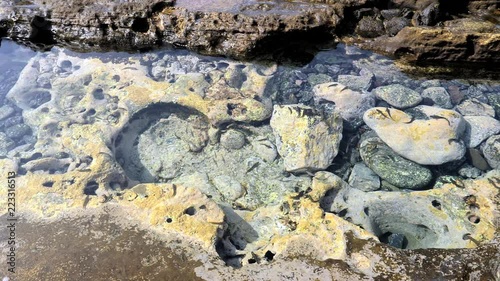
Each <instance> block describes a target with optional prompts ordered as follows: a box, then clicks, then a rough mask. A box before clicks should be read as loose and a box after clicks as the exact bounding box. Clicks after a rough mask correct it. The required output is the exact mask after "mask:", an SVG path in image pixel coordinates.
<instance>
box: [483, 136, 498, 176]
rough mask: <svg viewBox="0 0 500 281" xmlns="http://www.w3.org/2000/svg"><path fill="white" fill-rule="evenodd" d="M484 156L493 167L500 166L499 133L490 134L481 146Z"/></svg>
mask: <svg viewBox="0 0 500 281" xmlns="http://www.w3.org/2000/svg"><path fill="white" fill-rule="evenodd" d="M483 154H484V158H486V161H487V162H488V164H489V165H490V166H491V167H492V168H494V169H499V168H500V135H495V136H491V137H490V138H489V139H488V140H487V141H486V144H485V146H484V147H483Z"/></svg>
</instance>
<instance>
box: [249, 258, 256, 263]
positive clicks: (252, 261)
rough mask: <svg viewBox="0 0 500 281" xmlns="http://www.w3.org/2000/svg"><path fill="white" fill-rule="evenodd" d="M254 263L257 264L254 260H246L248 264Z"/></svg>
mask: <svg viewBox="0 0 500 281" xmlns="http://www.w3.org/2000/svg"><path fill="white" fill-rule="evenodd" d="M256 262H257V261H256V260H255V259H249V260H248V263H249V264H252V263H256Z"/></svg>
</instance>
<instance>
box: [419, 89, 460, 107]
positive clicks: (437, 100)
mask: <svg viewBox="0 0 500 281" xmlns="http://www.w3.org/2000/svg"><path fill="white" fill-rule="evenodd" d="M422 97H423V98H428V99H430V100H432V101H433V102H434V104H435V105H437V106H439V107H441V108H446V109H450V108H452V107H453V104H451V98H450V94H448V92H447V91H446V89H445V88H443V87H429V88H427V89H425V90H424V91H423V92H422Z"/></svg>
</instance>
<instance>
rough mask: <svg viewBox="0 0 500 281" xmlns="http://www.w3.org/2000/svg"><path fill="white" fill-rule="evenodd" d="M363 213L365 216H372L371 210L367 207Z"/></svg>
mask: <svg viewBox="0 0 500 281" xmlns="http://www.w3.org/2000/svg"><path fill="white" fill-rule="evenodd" d="M363 212H365V215H367V216H369V215H370V208H368V207H365V208H364V209H363Z"/></svg>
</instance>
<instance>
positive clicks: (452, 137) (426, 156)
mask: <svg viewBox="0 0 500 281" xmlns="http://www.w3.org/2000/svg"><path fill="white" fill-rule="evenodd" d="M413 110H414V111H415V112H416V113H414V114H415V116H411V115H409V114H407V113H404V112H403V111H400V110H397V109H392V108H384V107H375V108H372V109H370V110H368V111H367V112H366V113H365V115H364V117H363V119H364V121H365V123H366V124H367V125H368V126H369V127H370V128H372V129H373V130H374V131H375V132H376V133H377V135H378V136H379V137H380V138H381V139H382V140H383V141H384V142H385V143H386V144H387V145H388V146H389V147H390V148H392V149H393V150H394V151H395V152H396V153H398V154H399V155H401V156H403V157H405V158H407V159H409V160H412V161H414V162H416V163H419V164H423V165H440V164H443V163H446V162H450V161H454V160H458V159H460V158H462V157H463V156H464V155H465V145H464V143H463V141H462V140H461V139H460V138H461V136H462V133H463V132H464V130H465V123H464V119H463V118H462V116H461V115H460V114H459V113H457V112H456V111H453V110H446V109H441V108H436V107H430V106H417V107H415V108H414V109H413ZM417 115H418V116H417Z"/></svg>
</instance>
